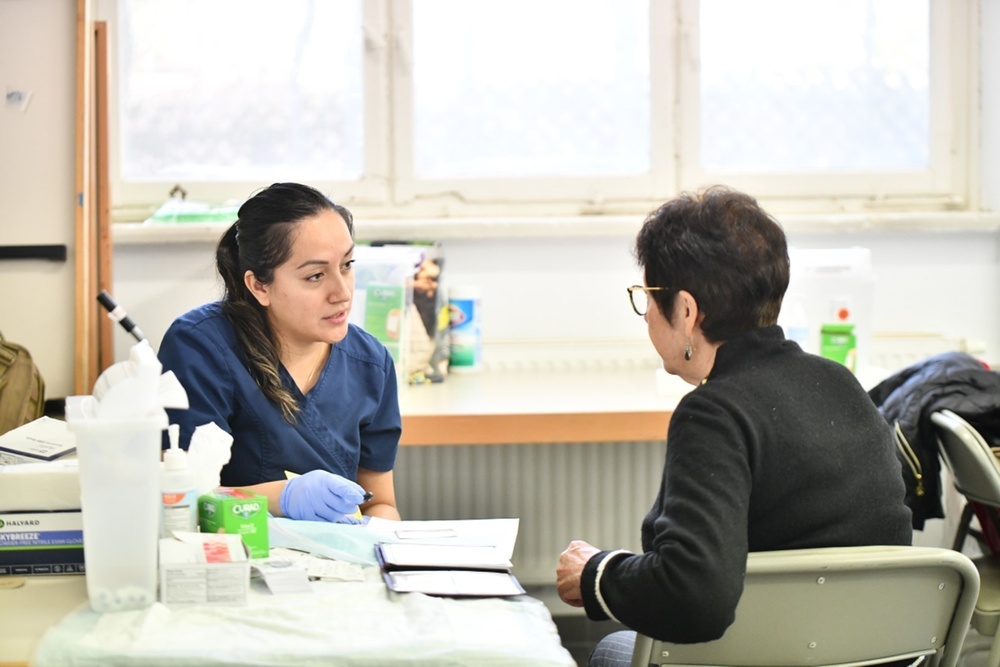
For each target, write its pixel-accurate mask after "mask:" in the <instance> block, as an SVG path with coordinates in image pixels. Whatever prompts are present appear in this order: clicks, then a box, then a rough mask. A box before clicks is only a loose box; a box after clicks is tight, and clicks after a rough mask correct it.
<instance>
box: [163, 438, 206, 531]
mask: <svg viewBox="0 0 1000 667" xmlns="http://www.w3.org/2000/svg"><path fill="white" fill-rule="evenodd" d="M168 432H169V435H170V449H168V450H166V451H165V452H163V464H162V470H161V472H160V497H161V499H162V502H161V505H160V537H170V536H171V535H173V531H175V530H180V531H197V530H198V490H197V488H196V485H195V480H194V475H193V474H192V471H191V470H190V468H188V465H187V452H185V451H184V450H183V449H181V448H180V447H179V446H178V441H179V439H180V427H179V426H178V425H177V424H171V425H170V426H169V428H168Z"/></svg>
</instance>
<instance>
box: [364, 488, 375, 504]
mask: <svg viewBox="0 0 1000 667" xmlns="http://www.w3.org/2000/svg"><path fill="white" fill-rule="evenodd" d="M374 497H375V494H374V493H372V492H371V491H365V499H364V500H362V501H361V502H362V503H367V502H368V501H369V500H371V499H372V498H374Z"/></svg>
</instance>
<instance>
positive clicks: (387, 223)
mask: <svg viewBox="0 0 1000 667" xmlns="http://www.w3.org/2000/svg"><path fill="white" fill-rule="evenodd" d="M777 218H778V220H779V222H781V224H782V226H783V227H784V228H785V231H786V232H788V233H789V234H829V233H845V232H850V233H857V232H915V233H921V232H928V233H940V232H949V233H958V232H995V231H998V230H1000V213H993V212H976V213H968V212H937V213H928V212H920V213H857V214H855V213H845V214H825V215H819V214H812V215H779V216H777ZM641 223H642V216H596V215H595V216H578V217H551V218H513V217H505V218H474V219H473V218H419V219H418V218H413V219H406V218H397V219H391V220H390V219H362V220H358V221H357V222H356V236H357V240H358V241H372V240H394V241H414V240H427V239H434V240H438V241H443V240H456V239H498V238H577V237H580V238H582V237H597V236H632V235H634V234H635V233H636V232H637V231H638V229H639V226H640V225H641ZM227 227H228V225H227V224H224V223H210V224H197V223H176V224H157V225H148V224H143V223H116V224H114V225H112V235H113V239H114V243H115V244H116V245H142V244H159V243H215V242H216V241H218V239H219V237H220V236H221V235H222V232H223V231H224V230H225V229H226V228H227Z"/></svg>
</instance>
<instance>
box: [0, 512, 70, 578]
mask: <svg viewBox="0 0 1000 667" xmlns="http://www.w3.org/2000/svg"><path fill="white" fill-rule="evenodd" d="M83 573H84V566H83V515H82V513H81V512H80V511H79V510H76V511H67V512H3V513H0V576H3V575H19V576H24V575H31V574H83Z"/></svg>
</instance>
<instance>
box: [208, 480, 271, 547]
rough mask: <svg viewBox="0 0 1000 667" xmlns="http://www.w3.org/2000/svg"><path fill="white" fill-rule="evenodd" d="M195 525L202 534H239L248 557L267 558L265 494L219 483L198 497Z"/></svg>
mask: <svg viewBox="0 0 1000 667" xmlns="http://www.w3.org/2000/svg"><path fill="white" fill-rule="evenodd" d="M198 525H199V527H200V528H201V532H203V533H229V534H232V535H239V536H240V537H242V538H243V542H244V543H245V544H246V545H247V549H248V551H249V553H250V558H267V556H268V553H269V550H270V545H269V543H268V532H267V497H266V496H264V495H261V494H259V493H254V492H252V491H247V490H246V489H234V488H230V487H226V486H220V487H219V488H217V489H215V490H214V491H210V492H209V493H206V494H203V495H202V496H201V497H200V498H198Z"/></svg>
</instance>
